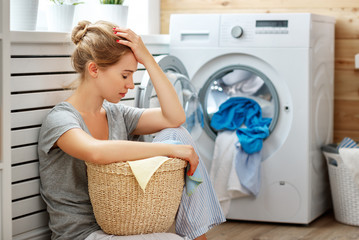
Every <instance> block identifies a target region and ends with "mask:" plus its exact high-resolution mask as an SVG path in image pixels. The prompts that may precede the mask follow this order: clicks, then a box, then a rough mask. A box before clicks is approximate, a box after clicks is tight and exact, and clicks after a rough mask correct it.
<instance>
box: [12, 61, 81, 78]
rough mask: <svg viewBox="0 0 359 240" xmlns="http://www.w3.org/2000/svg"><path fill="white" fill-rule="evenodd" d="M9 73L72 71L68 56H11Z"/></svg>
mask: <svg viewBox="0 0 359 240" xmlns="http://www.w3.org/2000/svg"><path fill="white" fill-rule="evenodd" d="M10 70H11V73H12V74H13V73H43V72H67V71H68V72H70V71H74V70H73V68H72V66H71V60H70V58H62V57H61V58H56V57H54V58H12V59H11V69H10Z"/></svg>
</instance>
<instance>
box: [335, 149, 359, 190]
mask: <svg viewBox="0 0 359 240" xmlns="http://www.w3.org/2000/svg"><path fill="white" fill-rule="evenodd" d="M339 156H340V157H341V159H342V160H343V163H344V165H345V166H346V167H347V168H348V169H349V170H350V172H352V173H353V177H354V182H355V184H356V185H357V186H359V148H340V149H339Z"/></svg>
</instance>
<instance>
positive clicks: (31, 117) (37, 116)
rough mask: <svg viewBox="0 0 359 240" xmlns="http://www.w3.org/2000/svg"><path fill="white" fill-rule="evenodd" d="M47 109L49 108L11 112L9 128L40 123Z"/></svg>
mask: <svg viewBox="0 0 359 240" xmlns="http://www.w3.org/2000/svg"><path fill="white" fill-rule="evenodd" d="M49 111H50V109H41V110H34V111H25V112H14V113H11V128H18V127H26V126H34V125H40V124H42V121H43V119H44V118H45V116H46V115H47V114H48V113H49Z"/></svg>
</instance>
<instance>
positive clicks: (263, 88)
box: [199, 65, 279, 140]
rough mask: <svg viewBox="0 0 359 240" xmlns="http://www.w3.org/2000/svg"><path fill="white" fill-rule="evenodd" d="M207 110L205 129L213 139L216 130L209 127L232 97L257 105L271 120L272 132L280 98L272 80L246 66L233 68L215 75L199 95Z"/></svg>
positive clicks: (234, 66) (263, 115)
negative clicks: (249, 100)
mask: <svg viewBox="0 0 359 240" xmlns="http://www.w3.org/2000/svg"><path fill="white" fill-rule="evenodd" d="M199 97H200V102H201V103H202V105H203V109H204V130H205V132H206V133H207V134H208V135H209V136H210V137H211V138H212V139H213V140H214V139H215V138H216V136H217V131H216V130H215V129H213V128H212V127H211V125H210V123H211V119H212V116H213V114H215V113H216V112H217V111H218V110H219V107H220V105H221V104H222V103H224V102H225V101H227V100H228V99H229V98H233V97H244V98H248V99H252V100H254V101H255V102H257V103H258V104H259V106H260V108H261V113H262V117H264V118H271V119H272V120H271V124H270V126H269V131H270V132H273V130H274V128H275V126H276V123H277V121H278V117H279V98H278V94H277V92H276V90H275V87H274V85H273V83H272V81H271V80H270V79H269V78H268V77H267V76H266V75H264V74H263V73H262V72H261V71H259V70H258V69H255V68H252V67H249V66H244V65H230V66H227V67H224V68H222V69H219V70H218V71H216V72H214V73H213V74H212V75H211V76H210V77H209V79H208V80H207V81H206V82H205V84H204V85H203V87H202V88H201V91H200V92H199Z"/></svg>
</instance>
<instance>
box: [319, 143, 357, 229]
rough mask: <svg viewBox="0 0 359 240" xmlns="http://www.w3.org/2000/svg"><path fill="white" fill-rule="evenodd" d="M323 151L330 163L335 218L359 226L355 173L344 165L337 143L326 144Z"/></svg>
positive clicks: (329, 170)
mask: <svg viewBox="0 0 359 240" xmlns="http://www.w3.org/2000/svg"><path fill="white" fill-rule="evenodd" d="M323 153H324V156H325V158H326V160H327V165H328V172H329V181H330V188H331V192H332V199H333V208H334V216H335V219H336V220H337V221H338V222H341V223H345V224H349V225H354V226H359V187H358V185H356V184H355V182H354V177H353V174H352V173H351V171H350V170H349V169H348V168H347V167H346V166H345V165H344V163H343V160H342V159H341V157H340V155H339V154H338V152H337V150H336V146H335V145H327V146H325V148H323ZM358 161H359V159H358Z"/></svg>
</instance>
